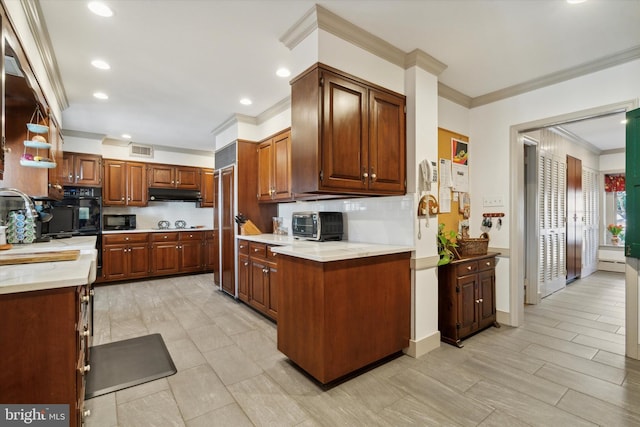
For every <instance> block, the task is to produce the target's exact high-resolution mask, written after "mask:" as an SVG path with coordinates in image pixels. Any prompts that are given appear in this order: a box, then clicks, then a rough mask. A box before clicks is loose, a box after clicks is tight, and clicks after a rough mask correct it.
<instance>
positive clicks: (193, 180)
mask: <svg viewBox="0 0 640 427" xmlns="http://www.w3.org/2000/svg"><path fill="white" fill-rule="evenodd" d="M176 187H178V188H181V189H183V190H199V189H200V169H199V168H193V167H182V166H177V167H176Z"/></svg>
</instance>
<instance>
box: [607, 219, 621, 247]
mask: <svg viewBox="0 0 640 427" xmlns="http://www.w3.org/2000/svg"><path fill="white" fill-rule="evenodd" d="M623 229H624V226H623V225H622V224H609V225H607V230H609V233H611V244H612V245H616V246H617V245H619V244H620V234H621V233H622V230H623Z"/></svg>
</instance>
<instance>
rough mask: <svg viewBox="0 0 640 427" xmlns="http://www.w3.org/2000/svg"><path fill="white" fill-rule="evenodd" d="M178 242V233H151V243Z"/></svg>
mask: <svg viewBox="0 0 640 427" xmlns="http://www.w3.org/2000/svg"><path fill="white" fill-rule="evenodd" d="M177 240H178V232H177V231H174V232H169V233H151V241H152V242H168V241H177Z"/></svg>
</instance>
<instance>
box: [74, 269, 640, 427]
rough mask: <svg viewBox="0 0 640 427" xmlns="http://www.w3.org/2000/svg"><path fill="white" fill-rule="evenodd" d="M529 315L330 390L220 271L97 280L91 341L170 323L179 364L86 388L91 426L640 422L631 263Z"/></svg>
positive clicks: (167, 331) (167, 336)
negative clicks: (279, 342)
mask: <svg viewBox="0 0 640 427" xmlns="http://www.w3.org/2000/svg"><path fill="white" fill-rule="evenodd" d="M525 316H526V324H525V325H524V326H523V327H521V328H510V327H507V326H503V327H502V328H500V329H496V328H490V329H488V330H486V331H484V332H482V333H480V334H478V335H476V336H474V337H472V338H469V339H467V340H466V341H465V346H464V348H462V349H458V348H455V347H453V346H450V345H447V344H444V343H443V344H442V345H441V347H440V348H439V349H436V350H434V351H432V352H431V353H429V354H427V355H424V356H423V357H420V358H418V359H414V358H411V357H408V356H401V357H399V358H397V359H394V360H392V361H391V362H389V363H386V364H384V365H382V366H380V367H378V368H376V369H373V370H371V371H369V372H367V373H365V374H362V375H360V376H358V377H356V378H353V379H351V380H349V381H347V382H344V383H342V384H340V385H338V386H336V387H333V388H331V389H329V390H323V389H322V388H320V387H318V386H317V385H316V384H315V383H313V382H312V381H310V380H309V379H308V378H307V377H306V376H305V375H304V374H302V373H301V372H300V371H298V370H297V369H296V368H295V367H293V366H292V365H291V364H290V363H289V362H288V361H287V359H286V358H285V357H284V356H283V355H282V354H280V353H279V352H278V351H277V349H276V327H275V325H274V324H273V323H271V322H270V321H268V320H266V319H264V318H263V317H261V316H260V315H258V314H256V313H255V312H253V311H252V310H251V309H249V308H247V307H246V306H244V305H243V304H240V303H237V302H235V301H234V300H233V299H232V298H230V297H228V296H226V295H223V294H222V293H220V292H219V291H216V290H214V289H213V286H212V275H210V274H205V275H196V276H187V277H180V278H165V279H159V280H153V281H146V282H135V283H130V284H121V285H110V286H102V287H97V288H96V298H95V340H94V345H98V344H101V343H106V342H110V341H115V340H120V339H125V338H131V337H135V336H139V335H144V334H148V333H155V332H160V333H161V334H162V336H163V337H164V340H165V342H166V343H167V346H168V348H169V351H170V353H171V355H172V357H173V360H174V362H175V364H176V366H177V368H178V373H177V374H175V375H173V376H171V377H168V378H164V379H161V380H157V381H153V382H150V383H147V384H143V385H140V386H136V387H132V388H129V389H126V390H123V391H119V392H116V393H111V394H109V395H105V396H101V397H97V398H94V399H91V400H88V401H87V402H86V407H87V408H89V409H91V416H90V417H89V418H87V423H86V425H87V426H88V427H95V426H121V427H125V426H136V427H140V426H184V425H186V426H190V427H199V426H234V427H235V426H251V425H256V426H262V425H270V426H293V425H298V426H338V425H343V426H404V425H414V426H441V425H444V426H459V425H463V426H525V425H534V426H580V425H609V426H632V425H635V426H638V425H640V361H635V360H631V359H627V358H625V357H624V356H623V354H624V277H623V275H622V274H617V273H604V272H599V273H596V274H594V275H592V276H590V277H588V278H586V279H583V280H579V281H577V282H575V283H574V284H572V285H570V286H569V287H568V288H567V289H566V290H563V291H561V292H558V293H556V294H554V295H552V296H550V297H548V298H546V299H545V300H544V301H543V302H542V303H541V304H539V305H537V306H528V307H527V308H526V315H525Z"/></svg>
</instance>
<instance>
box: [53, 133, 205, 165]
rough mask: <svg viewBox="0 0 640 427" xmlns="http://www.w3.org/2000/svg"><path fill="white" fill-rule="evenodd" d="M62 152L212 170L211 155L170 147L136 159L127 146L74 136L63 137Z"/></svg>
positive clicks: (158, 148) (155, 147) (160, 147)
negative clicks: (148, 156) (150, 156)
mask: <svg viewBox="0 0 640 427" xmlns="http://www.w3.org/2000/svg"><path fill="white" fill-rule="evenodd" d="M63 150H64V151H69V152H75V153H89V154H98V155H101V156H102V157H104V158H107V159H117V160H130V161H135V162H146V163H165V164H170V165H182V166H196V167H202V168H213V159H214V157H213V153H211V154H210V155H202V154H199V153H193V152H188V151H187V152H181V151H178V150H172V149H171V148H170V147H162V146H154V148H153V157H152V158H147V157H136V156H130V155H129V147H128V146H118V145H110V144H103V143H102V141H99V140H96V139H89V138H80V137H75V136H65V137H64V145H63Z"/></svg>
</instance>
